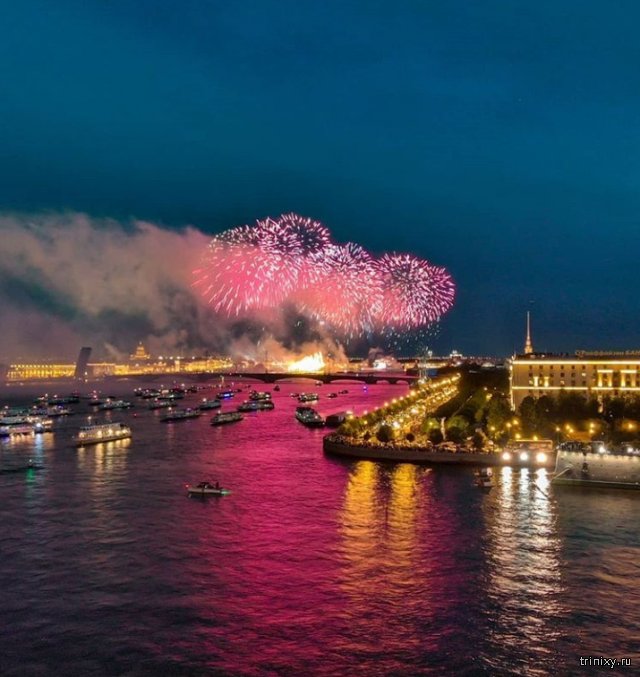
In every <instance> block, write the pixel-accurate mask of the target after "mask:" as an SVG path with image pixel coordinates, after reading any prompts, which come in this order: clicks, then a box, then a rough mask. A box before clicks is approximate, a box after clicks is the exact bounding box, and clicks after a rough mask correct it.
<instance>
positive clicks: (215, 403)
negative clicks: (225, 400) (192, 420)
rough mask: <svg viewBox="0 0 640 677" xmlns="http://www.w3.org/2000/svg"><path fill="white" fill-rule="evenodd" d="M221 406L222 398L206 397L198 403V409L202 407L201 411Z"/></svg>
mask: <svg viewBox="0 0 640 677" xmlns="http://www.w3.org/2000/svg"><path fill="white" fill-rule="evenodd" d="M221 406H222V403H221V402H220V400H207V399H204V400H202V402H200V404H199V405H198V409H200V411H206V410H207V409H220V407H221Z"/></svg>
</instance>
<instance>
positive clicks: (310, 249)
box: [277, 212, 331, 256]
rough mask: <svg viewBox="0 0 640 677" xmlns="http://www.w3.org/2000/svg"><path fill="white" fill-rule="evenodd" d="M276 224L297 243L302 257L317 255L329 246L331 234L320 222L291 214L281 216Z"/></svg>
mask: <svg viewBox="0 0 640 677" xmlns="http://www.w3.org/2000/svg"><path fill="white" fill-rule="evenodd" d="M277 222H278V224H279V225H280V227H281V228H283V229H285V230H286V231H287V232H288V233H291V234H292V235H293V237H295V239H296V240H297V241H298V245H299V247H300V253H301V255H302V256H310V255H312V254H318V253H319V252H321V251H322V250H323V249H325V248H326V247H328V246H329V245H330V244H331V233H330V232H329V229H328V228H326V227H325V226H323V225H322V224H321V223H320V221H314V220H313V219H310V218H308V217H306V216H300V215H299V214H294V213H293V212H291V213H289V214H282V215H281V216H280V217H279V218H278V219H277Z"/></svg>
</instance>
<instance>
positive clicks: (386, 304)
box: [377, 254, 455, 330]
mask: <svg viewBox="0 0 640 677" xmlns="http://www.w3.org/2000/svg"><path fill="white" fill-rule="evenodd" d="M377 269H378V273H379V275H380V279H381V283H382V307H381V311H380V313H379V316H378V321H379V323H380V324H381V325H382V326H383V327H393V328H397V329H400V330H405V329H413V328H416V327H420V326H424V325H428V324H431V323H433V322H436V321H437V320H439V319H440V317H441V316H442V315H443V314H444V313H445V312H446V311H447V310H449V308H451V306H452V305H453V299H454V296H455V286H454V284H453V280H452V279H451V276H450V275H449V273H447V271H446V270H445V269H444V268H438V267H437V266H432V265H431V264H430V263H428V262H427V261H424V260H422V259H419V258H417V257H415V256H411V255H410V254H385V255H384V256H382V257H381V258H380V259H379V260H378V261H377Z"/></svg>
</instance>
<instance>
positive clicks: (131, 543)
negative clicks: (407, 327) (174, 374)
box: [0, 383, 640, 676]
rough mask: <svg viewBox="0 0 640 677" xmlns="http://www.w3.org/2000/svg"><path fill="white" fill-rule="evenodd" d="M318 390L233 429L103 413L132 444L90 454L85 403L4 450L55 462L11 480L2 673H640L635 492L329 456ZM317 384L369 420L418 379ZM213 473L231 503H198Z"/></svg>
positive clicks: (638, 502) (1, 596)
mask: <svg viewBox="0 0 640 677" xmlns="http://www.w3.org/2000/svg"><path fill="white" fill-rule="evenodd" d="M262 387H263V388H264V386H262ZM121 388H122V386H121ZM268 388H269V389H271V388H272V386H268ZM341 388H348V389H349V391H350V392H349V394H348V395H341V396H340V397H338V398H336V399H327V398H326V394H327V393H328V392H330V391H331V390H338V389H341ZM132 389H133V386H126V389H125V390H123V391H122V392H126V393H127V394H128V395H129V399H133V395H132V392H131V391H132ZM310 389H314V388H313V387H310V386H309V385H308V384H307V385H304V386H302V385H300V384H287V385H283V386H282V390H281V392H279V393H274V401H275V403H276V409H275V410H274V411H271V412H257V413H254V414H248V415H246V417H245V420H244V421H242V422H240V423H238V424H232V425H228V426H221V427H217V428H213V427H211V426H210V425H209V419H210V415H212V414H213V413H214V412H206V414H208V415H206V416H202V417H201V418H200V419H197V420H191V421H184V422H180V423H173V424H163V423H160V422H159V421H158V416H159V412H150V411H147V410H145V408H144V404H143V403H142V402H141V401H136V402H135V403H136V405H137V406H136V408H134V409H132V410H130V411H126V412H114V413H112V414H111V415H103V416H100V417H97V418H98V419H100V420H105V419H111V420H114V421H124V422H127V423H129V424H130V425H131V427H132V429H133V439H132V440H131V441H130V442H128V443H122V442H121V443H111V444H107V445H101V446H96V447H87V448H86V449H80V450H78V449H75V448H74V447H73V446H71V444H70V438H71V435H72V434H73V433H74V432H75V431H76V430H77V428H78V427H79V426H80V425H82V424H83V423H85V421H86V414H87V413H88V411H89V409H88V407H87V405H86V404H81V405H76V407H75V408H76V409H77V410H78V412H79V413H77V414H76V415H74V416H70V417H67V418H66V419H64V420H58V421H57V423H56V427H55V430H54V432H53V433H49V434H45V435H41V436H38V437H37V438H35V441H34V440H33V439H25V440H18V441H8V440H5V441H4V442H2V444H1V446H0V466H1V467H2V468H7V467H14V466H16V465H21V464H24V463H26V462H27V461H28V459H30V458H31V459H33V460H34V461H35V462H37V463H40V464H42V465H43V466H44V468H43V469H42V470H38V471H35V472H33V471H29V472H24V473H17V474H2V475H0V506H1V508H0V509H1V514H2V519H1V521H0V591H1V593H0V618H1V619H2V633H1V634H0V674H2V675H296V676H297V675H431V674H433V675H448V674H452V675H457V674H460V675H475V674H477V675H483V674H486V675H495V674H522V673H527V674H532V675H547V674H561V675H562V674H593V670H594V668H593V667H589V666H587V667H582V668H581V667H580V658H581V657H582V658H596V657H597V658H601V657H605V658H615V659H631V668H629V667H625V668H622V667H618V668H616V669H617V670H620V671H624V672H627V673H629V672H636V673H637V671H638V668H639V666H640V648H639V644H638V642H639V640H638V638H639V637H640V538H639V536H638V521H639V517H640V496H638V495H636V494H635V493H632V492H629V493H626V492H620V491H619V492H603V491H589V492H586V491H579V490H567V489H565V490H563V491H560V490H559V489H553V488H551V487H550V486H549V478H548V476H547V474H546V471H544V470H540V471H537V472H531V471H528V470H524V469H523V470H511V469H508V468H504V469H502V470H501V471H499V473H498V477H497V486H496V487H495V488H493V489H492V490H491V491H489V492H485V491H482V490H480V489H477V488H475V487H474V485H473V474H472V471H471V470H470V469H465V468H444V467H436V468H427V467H419V466H414V465H410V464H397V465H393V464H383V463H373V462H369V461H347V460H342V459H336V458H330V457H325V456H324V455H323V453H322V436H323V434H324V432H325V431H323V430H310V429H307V428H305V427H303V426H302V425H300V424H299V423H297V422H296V421H295V420H294V418H293V412H294V409H295V406H296V404H297V402H296V401H295V400H294V399H293V398H291V397H289V394H290V393H292V392H300V391H303V390H310ZM209 392H210V391H206V392H205V393H204V394H206V395H209ZM318 392H320V393H321V399H320V402H319V403H318V405H317V408H318V410H319V411H320V412H321V413H324V414H326V413H332V412H335V411H339V410H342V409H353V410H355V411H356V412H357V413H360V412H362V411H363V410H365V409H371V408H373V406H375V405H376V404H381V403H382V402H383V401H385V400H388V399H389V398H391V397H395V396H398V395H402V394H404V393H405V392H406V386H401V385H397V386H391V385H386V384H381V385H376V386H369V387H368V389H367V390H364V389H363V387H362V385H356V384H353V383H351V384H348V385H347V384H340V385H325V386H323V387H322V388H319V389H318ZM27 395H28V394H27V393H26V392H23V391H16V390H14V391H12V392H11V393H10V394H9V395H7V396H5V397H4V400H3V401H4V403H13V402H17V401H18V400H20V399H22V400H23V401H29V399H30V397H28V396H27ZM202 395H203V393H200V394H198V395H190V396H188V397H187V399H185V400H184V401H183V403H184V404H185V405H188V404H193V403H195V402H196V401H197V399H198V398H199V397H202ZM241 398H242V395H237V396H236V399H235V400H234V401H232V402H231V403H226V404H225V409H226V410H228V409H232V408H234V407H235V405H236V404H238V400H239V399H241ZM202 480H219V481H220V482H221V484H223V485H224V486H227V487H229V488H230V489H231V490H232V494H231V495H229V496H225V497H221V498H212V499H207V500H202V499H189V498H188V497H187V496H186V494H185V489H184V487H185V484H186V483H191V482H194V483H197V482H199V481H202Z"/></svg>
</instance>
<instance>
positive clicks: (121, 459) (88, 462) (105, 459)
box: [77, 438, 131, 478]
mask: <svg viewBox="0 0 640 677" xmlns="http://www.w3.org/2000/svg"><path fill="white" fill-rule="evenodd" d="M130 446H131V439H129V438H127V439H123V440H113V441H111V442H101V443H100V444H93V445H90V446H86V447H78V449H77V460H78V468H80V469H82V470H84V471H87V472H91V473H93V475H94V476H95V477H96V478H101V477H103V476H105V475H109V474H111V473H113V472H121V471H123V470H125V469H126V467H127V457H128V453H127V452H128V450H129V447H130Z"/></svg>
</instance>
